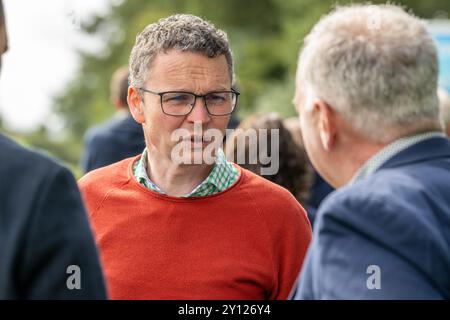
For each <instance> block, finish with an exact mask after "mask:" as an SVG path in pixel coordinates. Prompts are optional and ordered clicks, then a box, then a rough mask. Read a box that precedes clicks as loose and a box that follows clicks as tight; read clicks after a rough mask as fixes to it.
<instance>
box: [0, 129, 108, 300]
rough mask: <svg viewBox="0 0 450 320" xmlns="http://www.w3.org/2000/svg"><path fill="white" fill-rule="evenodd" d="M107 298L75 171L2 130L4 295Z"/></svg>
mask: <svg viewBox="0 0 450 320" xmlns="http://www.w3.org/2000/svg"><path fill="white" fill-rule="evenodd" d="M71 266H75V267H71ZM77 267H78V268H79V269H78V270H76V269H73V268H77ZM78 275H79V277H78ZM72 276H73V277H72ZM77 278H78V280H79V282H78V280H77ZM68 284H69V286H68ZM78 284H79V285H80V286H78ZM105 298H106V289H105V284H104V279H103V274H102V270H101V268H100V262H99V258H98V254H97V248H96V245H95V242H94V238H93V236H92V233H91V229H90V226H89V222H88V219H87V215H86V212H85V209H84V206H83V203H82V201H81V197H80V193H79V191H78V188H77V185H76V182H75V179H74V178H73V176H72V174H71V173H70V172H69V171H68V170H67V169H65V168H64V167H62V166H60V165H59V164H57V163H55V162H54V161H53V160H51V159H49V158H47V157H45V156H42V155H39V154H37V153H35V152H32V151H29V150H26V149H24V148H22V147H20V146H18V145H17V144H16V143H14V142H12V141H11V140H9V139H7V138H6V137H4V136H2V135H1V134H0V300H2V299H105Z"/></svg>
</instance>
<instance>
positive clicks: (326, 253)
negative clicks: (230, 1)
mask: <svg viewBox="0 0 450 320" xmlns="http://www.w3.org/2000/svg"><path fill="white" fill-rule="evenodd" d="M437 71H438V64H437V54H436V48H435V45H434V43H433V40H432V38H431V36H430V35H429V34H428V32H427V30H426V28H425V25H424V23H423V22H422V21H420V20H419V19H417V18H415V17H413V16H411V15H409V14H408V13H406V12H405V11H403V10H402V9H401V8H399V7H396V6H391V5H382V6H366V5H355V6H350V7H342V8H338V9H337V10H335V11H334V12H333V13H331V14H330V15H328V16H326V17H324V18H323V19H322V20H321V21H320V22H319V23H318V24H317V25H316V26H315V27H314V28H313V30H312V31H311V33H310V34H309V35H308V36H307V38H306V40H305V45H304V48H303V50H302V52H301V54H300V58H299V66H298V72H297V84H296V89H297V91H296V96H295V99H294V101H295V105H296V108H297V110H298V112H299V115H300V124H301V127H302V134H303V139H304V141H305V147H306V150H307V152H308V154H309V156H310V158H311V160H312V163H313V165H314V166H315V167H316V169H317V170H318V172H319V173H320V174H321V175H322V176H323V177H324V178H325V179H326V180H327V181H328V182H329V183H330V184H332V185H333V186H334V187H336V188H339V190H338V191H336V192H335V193H333V194H332V195H331V196H329V197H328V198H327V199H326V200H325V202H324V203H322V204H321V207H320V209H319V211H318V214H317V217H316V222H315V226H314V240H313V242H312V244H311V247H310V249H309V251H308V256H307V260H306V262H305V266H304V268H303V270H302V275H301V280H300V288H299V298H303V299H417V298H418V299H441V298H446V299H449V298H450V273H449V270H450V255H449V248H450V197H449V190H450V141H449V140H448V139H446V138H445V137H444V134H443V133H442V131H441V127H440V124H439V109H438V98H437Z"/></svg>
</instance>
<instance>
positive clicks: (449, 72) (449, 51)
mask: <svg viewBox="0 0 450 320" xmlns="http://www.w3.org/2000/svg"><path fill="white" fill-rule="evenodd" d="M428 28H429V31H430V32H431V34H432V36H433V38H434V40H435V41H436V44H437V48H438V55H439V86H440V87H441V88H443V89H446V90H447V92H449V93H450V20H436V21H430V22H429V25H428Z"/></svg>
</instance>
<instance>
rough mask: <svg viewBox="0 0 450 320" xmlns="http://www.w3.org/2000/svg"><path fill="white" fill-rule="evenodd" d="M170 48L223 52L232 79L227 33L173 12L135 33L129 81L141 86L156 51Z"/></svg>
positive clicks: (215, 53) (211, 56)
mask: <svg viewBox="0 0 450 320" xmlns="http://www.w3.org/2000/svg"><path fill="white" fill-rule="evenodd" d="M170 49H178V50H181V51H189V52H198V53H202V54H204V55H206V56H207V57H210V58H213V57H217V56H220V55H222V54H223V55H225V58H226V60H227V64H228V71H229V73H230V79H231V82H232V83H233V81H234V72H233V57H232V52H231V49H230V46H229V43H228V37H227V34H226V33H225V32H224V31H222V30H220V29H216V28H215V27H214V25H212V24H211V23H209V22H207V21H205V20H203V19H201V18H199V17H196V16H194V15H189V14H176V15H172V16H169V17H167V18H164V19H160V20H159V21H158V22H156V23H152V24H149V25H148V26H147V27H146V28H145V29H144V30H143V31H142V32H141V33H139V34H138V35H137V37H136V43H135V45H134V47H133V49H132V50H131V55H130V79H129V80H130V81H129V82H130V85H131V86H133V87H136V88H140V87H142V86H143V85H144V83H145V81H146V80H147V79H146V76H147V73H148V69H149V68H150V66H151V63H152V62H153V61H154V59H155V57H156V55H157V54H158V53H160V52H165V51H167V50H170Z"/></svg>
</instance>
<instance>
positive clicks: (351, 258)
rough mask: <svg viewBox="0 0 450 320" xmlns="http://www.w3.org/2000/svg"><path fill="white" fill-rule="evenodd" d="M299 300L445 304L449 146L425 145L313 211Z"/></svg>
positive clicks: (449, 288)
mask: <svg viewBox="0 0 450 320" xmlns="http://www.w3.org/2000/svg"><path fill="white" fill-rule="evenodd" d="M297 298H299V299H450V140H448V139H446V138H432V139H428V140H425V141H423V142H421V143H418V144H415V145H413V146H411V147H409V148H407V149H406V150H404V151H402V152H401V153H399V154H397V155H396V156H394V157H393V158H392V159H390V160H389V161H388V162H386V163H385V164H384V165H383V166H382V167H381V168H380V169H378V170H377V171H376V172H375V173H374V174H373V175H371V176H369V177H367V178H365V179H361V180H359V181H357V182H355V183H354V184H351V185H348V186H346V187H343V188H341V189H339V190H337V191H336V192H334V193H332V194H331V195H330V196H329V197H328V198H327V199H326V200H325V201H324V202H323V203H322V205H321V207H320V208H319V211H318V215H317V218H316V224H315V226H314V235H313V241H312V243H311V246H310V248H309V250H308V254H307V257H306V259H305V263H304V266H303V269H302V272H301V276H300V284H299V291H298V294H297Z"/></svg>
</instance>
